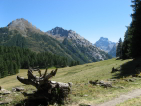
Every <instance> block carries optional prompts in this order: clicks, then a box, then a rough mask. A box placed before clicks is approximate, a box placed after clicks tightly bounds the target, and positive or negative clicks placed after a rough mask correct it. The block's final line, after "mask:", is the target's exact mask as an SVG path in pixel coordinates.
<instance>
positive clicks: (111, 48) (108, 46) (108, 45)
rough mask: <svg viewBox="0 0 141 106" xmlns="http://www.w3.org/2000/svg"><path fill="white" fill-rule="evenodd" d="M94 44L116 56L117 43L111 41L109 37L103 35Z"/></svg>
mask: <svg viewBox="0 0 141 106" xmlns="http://www.w3.org/2000/svg"><path fill="white" fill-rule="evenodd" d="M94 45H95V46H96V47H98V48H100V49H102V50H104V51H105V52H107V53H108V54H109V55H111V56H112V57H116V47H117V44H116V43H115V42H111V41H109V40H108V38H104V37H101V38H100V39H99V40H98V41H97V42H96V43H95V44H94Z"/></svg>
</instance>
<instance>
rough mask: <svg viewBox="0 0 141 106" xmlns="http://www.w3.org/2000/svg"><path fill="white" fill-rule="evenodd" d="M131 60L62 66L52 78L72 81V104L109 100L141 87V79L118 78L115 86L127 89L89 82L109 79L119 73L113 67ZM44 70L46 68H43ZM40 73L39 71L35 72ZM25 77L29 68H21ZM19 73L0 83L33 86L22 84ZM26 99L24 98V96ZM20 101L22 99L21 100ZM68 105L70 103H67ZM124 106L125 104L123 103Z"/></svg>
mask: <svg viewBox="0 0 141 106" xmlns="http://www.w3.org/2000/svg"><path fill="white" fill-rule="evenodd" d="M129 61H131V59H130V60H123V61H121V60H116V59H115V58H114V59H110V60H105V61H100V62H95V63H89V64H84V65H78V66H74V67H66V68H60V69H59V70H58V72H57V74H56V76H55V77H53V78H52V79H51V80H55V81H58V82H72V83H73V87H72V93H71V94H70V98H71V100H70V101H71V102H72V104H70V105H73V106H74V105H75V104H80V103H86V104H98V103H102V102H105V101H108V100H111V99H113V98H115V97H117V96H119V95H120V94H123V93H126V92H128V91H131V90H133V89H136V88H140V87H141V82H140V80H136V81H135V82H126V81H124V80H122V78H121V79H118V81H117V82H116V83H114V84H113V85H114V86H124V87H125V89H119V88H107V89H106V88H102V87H100V86H92V85H90V84H89V83H88V82H89V81H90V80H97V79H98V80H107V79H111V78H113V77H114V75H115V74H117V73H118V72H117V73H112V74H111V71H112V68H113V67H115V68H116V67H120V65H122V64H124V63H127V62H129ZM43 71H44V70H43ZM35 74H36V75H38V73H35ZM18 75H20V76H23V77H27V70H25V69H21V70H20V73H19V74H18ZM16 76H17V75H13V76H8V77H6V78H2V79H0V85H1V86H2V87H3V88H6V89H11V88H12V87H15V86H24V87H25V88H26V89H29V88H30V87H31V86H25V85H23V84H21V83H20V82H19V81H18V80H17V79H16ZM23 99H24V98H23ZM19 101H20V100H19ZM67 105H68V104H67ZM123 106H124V105H123Z"/></svg>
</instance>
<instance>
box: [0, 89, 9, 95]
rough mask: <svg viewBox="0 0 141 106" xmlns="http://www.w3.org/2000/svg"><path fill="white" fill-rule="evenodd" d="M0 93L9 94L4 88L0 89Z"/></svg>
mask: <svg viewBox="0 0 141 106" xmlns="http://www.w3.org/2000/svg"><path fill="white" fill-rule="evenodd" d="M0 94H1V95H7V94H11V92H10V91H8V90H6V89H1V91H0Z"/></svg>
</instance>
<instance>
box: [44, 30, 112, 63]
mask: <svg viewBox="0 0 141 106" xmlns="http://www.w3.org/2000/svg"><path fill="white" fill-rule="evenodd" d="M46 33H47V34H49V35H51V36H52V37H53V38H56V39H57V40H58V41H60V42H61V43H62V44H63V45H65V46H66V47H67V48H69V49H70V50H71V51H73V53H75V54H77V53H79V54H81V56H86V58H87V59H88V60H92V61H99V60H104V59H108V58H110V56H108V54H107V53H105V52H104V51H102V50H100V49H99V48H97V47H96V46H94V45H93V44H92V43H90V42H89V41H88V40H86V39H85V38H83V37H81V36H80V35H79V34H78V33H76V32H75V31H73V30H65V29H63V28H61V27H55V28H53V29H52V30H50V31H47V32H46ZM76 50H77V51H76ZM79 56H80V55H78V57H79ZM81 56H80V57H81Z"/></svg>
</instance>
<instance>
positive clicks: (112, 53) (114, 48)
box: [108, 43, 118, 57]
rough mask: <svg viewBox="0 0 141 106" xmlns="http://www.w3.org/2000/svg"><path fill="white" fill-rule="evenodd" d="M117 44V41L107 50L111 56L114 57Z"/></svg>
mask: <svg viewBox="0 0 141 106" xmlns="http://www.w3.org/2000/svg"><path fill="white" fill-rule="evenodd" d="M117 45H118V43H116V44H115V45H114V46H113V48H112V49H111V50H110V51H109V52H108V54H109V55H111V56H112V57H116V49H117Z"/></svg>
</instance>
